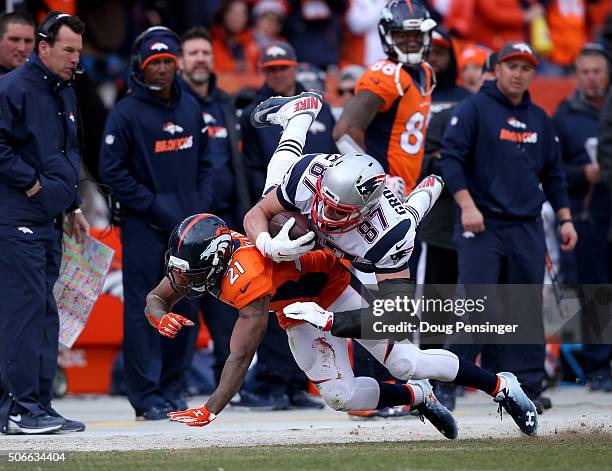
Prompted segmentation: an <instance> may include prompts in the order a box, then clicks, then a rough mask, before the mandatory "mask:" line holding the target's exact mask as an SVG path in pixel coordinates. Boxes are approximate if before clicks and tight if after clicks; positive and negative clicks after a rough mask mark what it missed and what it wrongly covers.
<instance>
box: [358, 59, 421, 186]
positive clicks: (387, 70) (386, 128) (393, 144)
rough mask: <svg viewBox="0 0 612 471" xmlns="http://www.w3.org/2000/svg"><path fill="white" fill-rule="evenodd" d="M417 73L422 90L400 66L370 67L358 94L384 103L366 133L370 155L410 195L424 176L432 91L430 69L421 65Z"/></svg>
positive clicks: (385, 62)
mask: <svg viewBox="0 0 612 471" xmlns="http://www.w3.org/2000/svg"><path fill="white" fill-rule="evenodd" d="M398 67H400V70H399V73H398V70H397V69H398ZM414 73H415V74H418V75H419V81H418V82H419V83H420V84H421V86H419V83H417V81H415V80H414V79H413V77H412V76H411V74H410V73H409V72H408V71H407V70H406V69H405V68H404V67H401V65H400V64H397V63H396V62H393V61H390V60H381V61H378V62H375V63H374V64H372V65H371V66H370V67H368V69H367V70H366V72H365V73H364V74H363V75H362V77H361V79H360V80H359V82H358V83H357V86H356V89H355V92H356V93H359V92H360V91H361V90H368V91H370V92H372V93H374V94H375V95H378V96H379V97H380V98H381V99H382V100H384V102H385V104H384V105H383V107H382V108H381V110H380V112H379V113H377V115H376V116H375V118H374V120H373V121H372V123H370V125H369V126H368V128H367V129H366V132H365V143H366V151H367V153H368V154H370V155H371V156H372V157H374V158H375V159H376V160H378V161H379V162H380V164H381V165H382V166H383V168H384V169H385V171H386V172H387V173H388V174H390V175H392V176H400V177H402V178H403V179H404V181H405V182H406V190H407V191H408V192H410V191H411V190H412V189H413V188H414V186H415V185H416V182H417V180H418V178H419V175H420V173H421V165H422V163H423V154H424V152H425V133H426V131H427V124H428V121H429V107H430V105H431V91H432V90H431V81H432V71H431V69H430V68H429V66H428V65H426V64H420V65H419V66H417V67H416V68H415V70H414Z"/></svg>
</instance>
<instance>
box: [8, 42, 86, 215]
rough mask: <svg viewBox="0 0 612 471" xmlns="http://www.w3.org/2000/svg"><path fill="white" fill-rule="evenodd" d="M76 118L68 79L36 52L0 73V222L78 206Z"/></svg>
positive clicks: (70, 84) (56, 212) (74, 101)
mask: <svg viewBox="0 0 612 471" xmlns="http://www.w3.org/2000/svg"><path fill="white" fill-rule="evenodd" d="M77 119H78V117H77V104H76V95H75V93H74V89H73V86H72V82H71V81H62V80H61V79H60V78H59V77H58V76H57V75H55V74H52V73H51V72H49V70H48V69H47V68H46V67H45V66H44V64H43V63H42V62H41V61H40V59H39V58H38V56H37V55H36V53H32V54H31V55H30V57H29V58H28V62H27V63H25V64H24V65H23V66H21V67H18V68H17V69H16V70H14V71H13V72H11V73H9V74H7V75H4V76H3V77H2V78H0V224H7V225H20V224H26V225H27V224H42V223H44V222H47V221H50V220H51V219H52V218H54V217H55V216H58V215H59V214H60V213H61V212H62V211H66V210H69V209H75V208H76V207H77V206H78V204H79V202H80V200H79V194H78V184H79V167H80V153H79V144H78V138H77V122H78V121H77ZM37 179H38V180H39V181H40V183H41V189H40V191H39V192H38V193H37V194H36V195H34V196H32V197H31V198H28V197H27V196H26V195H25V191H26V190H27V189H29V188H31V187H32V186H33V185H34V183H36V180H37Z"/></svg>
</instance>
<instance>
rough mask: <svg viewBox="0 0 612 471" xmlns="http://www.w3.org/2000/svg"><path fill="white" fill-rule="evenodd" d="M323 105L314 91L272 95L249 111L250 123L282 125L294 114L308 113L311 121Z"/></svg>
mask: <svg viewBox="0 0 612 471" xmlns="http://www.w3.org/2000/svg"><path fill="white" fill-rule="evenodd" d="M322 107H323V98H321V95H319V94H318V93H315V92H302V93H300V94H299V95H296V96H273V97H270V98H268V99H267V100H265V101H262V102H261V103H260V104H259V105H257V106H256V107H255V109H254V110H253V112H252V113H251V124H252V125H253V126H255V127H256V128H265V127H268V126H272V125H274V124H278V125H280V126H282V127H283V129H284V128H285V127H286V126H287V123H288V122H289V120H290V119H291V118H293V117H294V116H298V115H300V114H309V115H310V116H312V121H313V122H314V120H315V119H317V115H318V114H319V111H321V108H322Z"/></svg>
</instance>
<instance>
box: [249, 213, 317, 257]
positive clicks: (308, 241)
mask: <svg viewBox="0 0 612 471" xmlns="http://www.w3.org/2000/svg"><path fill="white" fill-rule="evenodd" d="M294 224H295V218H291V219H288V220H287V222H286V223H285V225H284V226H283V227H282V229H281V230H280V232H279V233H278V234H277V235H276V237H270V234H268V233H267V232H262V233H261V234H259V236H258V237H257V242H256V244H257V248H259V250H260V251H262V253H265V254H266V255H267V256H268V257H270V258H271V259H272V260H274V261H275V262H288V261H291V260H297V259H298V258H300V257H301V256H302V255H304V254H305V253H308V252H310V251H311V250H312V249H313V248H314V246H315V242H314V240H313V239H314V237H315V233H314V232H312V231H310V232H307V233H306V234H304V235H303V236H302V237H299V238H297V239H295V240H291V239H290V238H289V231H290V230H291V228H292V227H293V225H294ZM262 247H263V250H262Z"/></svg>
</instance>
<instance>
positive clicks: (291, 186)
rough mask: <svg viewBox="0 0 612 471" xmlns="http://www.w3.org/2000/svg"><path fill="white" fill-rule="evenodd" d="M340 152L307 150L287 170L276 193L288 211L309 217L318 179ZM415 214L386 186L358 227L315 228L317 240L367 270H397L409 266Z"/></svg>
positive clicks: (362, 269) (380, 271)
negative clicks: (332, 231)
mask: <svg viewBox="0 0 612 471" xmlns="http://www.w3.org/2000/svg"><path fill="white" fill-rule="evenodd" d="M339 157H340V154H307V155H304V156H302V158H301V159H300V160H298V161H297V162H295V163H294V164H293V166H292V167H291V168H290V169H289V170H288V171H287V173H286V174H285V176H284V178H283V181H282V183H281V184H280V185H279V186H278V187H277V189H276V194H277V197H278V199H279V201H280V202H281V204H282V205H283V206H284V207H285V209H286V210H287V211H298V212H300V213H301V214H303V215H305V216H307V217H310V211H311V209H312V206H313V202H314V196H315V192H316V189H315V188H316V182H317V179H318V178H320V177H321V176H322V175H323V173H324V172H325V170H326V169H327V167H329V166H330V165H331V164H332V163H333V162H334V161H335V160H337V159H338V158H339ZM416 226H417V224H416V221H415V217H414V216H413V214H412V213H411V211H410V210H409V208H407V207H406V206H404V205H403V204H402V203H401V202H400V201H399V200H398V199H397V197H396V196H395V194H394V193H393V192H392V191H391V190H389V189H388V188H385V189H384V191H383V196H382V197H381V199H380V203H379V204H377V205H376V206H374V207H373V208H372V210H371V211H370V212H369V213H368V214H367V215H366V216H365V218H364V219H363V221H362V222H361V223H360V224H359V225H357V227H355V228H353V229H351V230H350V231H347V232H345V233H342V234H326V233H323V232H321V231H320V230H318V228H315V232H316V234H317V237H318V242H319V243H320V244H321V245H322V246H324V247H327V248H329V249H330V250H332V251H333V252H334V253H335V254H336V256H338V257H340V258H343V259H346V260H349V261H351V262H352V263H353V265H354V266H355V268H356V269H358V270H360V271H364V272H370V273H371V272H375V273H394V272H398V271H401V270H404V269H406V268H408V259H409V258H410V254H411V253H412V250H413V248H414V238H415V234H416Z"/></svg>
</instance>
